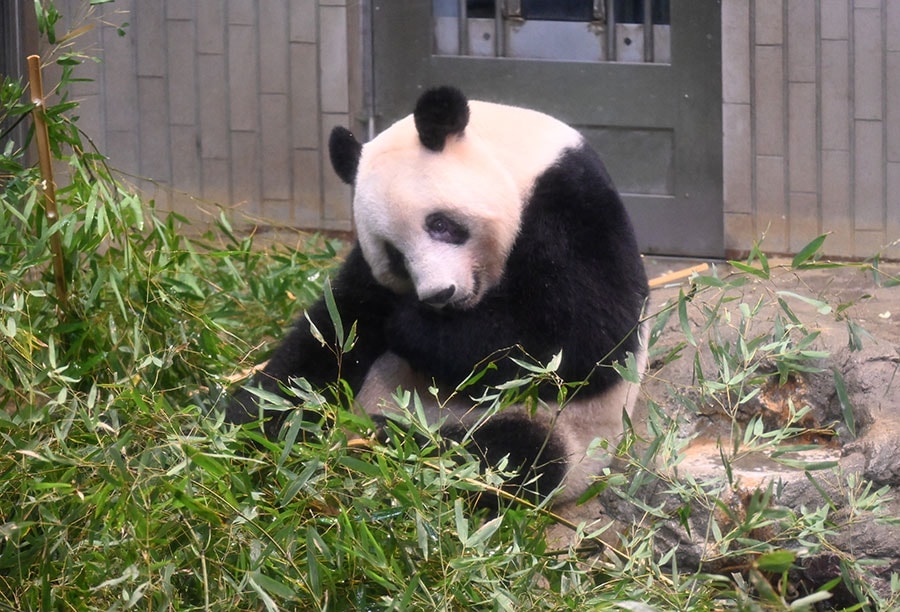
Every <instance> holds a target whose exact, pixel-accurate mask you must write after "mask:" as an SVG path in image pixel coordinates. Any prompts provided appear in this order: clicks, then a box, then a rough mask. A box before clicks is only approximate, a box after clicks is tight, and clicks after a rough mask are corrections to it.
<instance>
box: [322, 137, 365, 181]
mask: <svg viewBox="0 0 900 612" xmlns="http://www.w3.org/2000/svg"><path fill="white" fill-rule="evenodd" d="M328 154H329V156H330V157H331V166H332V167H333V168H334V171H335V172H336V173H337V175H338V176H339V177H340V178H341V180H342V181H344V182H345V183H347V184H348V185H352V184H353V181H355V180H356V170H357V168H358V167H359V156H360V155H361V154H362V145H361V144H360V143H359V141H358V140H357V139H356V137H355V136H354V135H353V132H351V131H350V130H348V129H347V128H345V127H342V126H340V125H339V126H337V127H335V128H334V129H333V130H331V136H330V137H329V138H328Z"/></svg>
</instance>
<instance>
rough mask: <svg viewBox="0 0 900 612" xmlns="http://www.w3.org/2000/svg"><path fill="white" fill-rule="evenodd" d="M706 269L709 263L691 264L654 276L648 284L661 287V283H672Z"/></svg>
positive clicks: (651, 286)
mask: <svg viewBox="0 0 900 612" xmlns="http://www.w3.org/2000/svg"><path fill="white" fill-rule="evenodd" d="M708 269H709V264H705V263H702V264H698V265H696V266H691V267H690V268H684V269H682V270H676V271H675V272H669V273H668V274H663V275H662V276H657V277H656V278H653V279H651V280H650V282H649V283H648V284H649V285H650V288H651V289H656V288H657V287H662V286H663V285H668V284H669V283H674V282H675V281H678V280H681V279H683V278H687V277H689V276H690V275H692V274H695V273H696V274H699V273H700V272H704V271H706V270H708Z"/></svg>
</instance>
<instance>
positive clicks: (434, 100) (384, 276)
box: [226, 87, 648, 503]
mask: <svg viewBox="0 0 900 612" xmlns="http://www.w3.org/2000/svg"><path fill="white" fill-rule="evenodd" d="M329 152H330V157H331V161H332V165H333V166H334V170H335V171H336V173H337V175H338V176H339V177H340V178H341V179H342V180H343V181H345V182H346V183H348V184H350V185H352V186H353V187H354V195H353V218H354V223H355V228H356V234H357V242H356V244H355V245H354V247H353V249H352V251H350V253H349V255H348V256H347V258H346V260H345V262H344V263H343V266H342V267H341V268H340V270H339V272H338V273H337V276H336V278H335V279H334V280H333V283H332V293H333V297H334V303H335V305H336V306H337V310H338V312H339V313H340V317H341V320H342V322H343V325H344V327H345V329H348V328H349V325H350V324H352V323H354V322H355V323H356V325H357V328H356V335H357V340H356V343H355V346H354V347H353V349H352V350H351V351H350V352H349V353H347V354H346V355H344V356H343V359H342V360H341V361H340V363H338V360H337V359H336V358H335V356H334V354H333V352H332V350H331V349H330V348H328V347H325V346H323V345H322V343H321V342H320V340H319V339H317V338H316V336H315V335H314V334H313V332H312V331H311V326H310V322H311V323H313V324H314V325H315V326H316V328H317V329H318V330H319V331H320V333H321V335H323V336H324V337H325V338H326V339H328V340H330V341H332V343H333V340H334V338H335V334H334V328H333V325H332V323H331V319H330V317H329V314H328V309H327V306H326V303H325V300H324V298H323V299H321V300H319V301H318V302H317V303H315V304H313V306H312V307H311V308H310V309H309V310H308V311H307V313H306V317H301V318H300V320H299V321H298V323H297V324H296V326H295V327H294V328H293V330H292V331H291V332H290V333H289V335H288V336H287V337H286V338H285V339H284V341H283V342H282V343H281V344H280V346H279V348H277V349H276V351H275V352H274V354H273V355H272V357H271V359H270V360H269V361H268V364H267V365H266V366H265V368H264V369H263V370H262V371H261V372H260V373H259V374H257V375H256V377H255V378H254V379H253V381H252V382H251V385H250V386H257V387H262V388H263V389H265V390H268V391H270V392H274V393H276V394H280V395H282V396H285V397H287V393H286V392H285V390H284V388H285V385H287V384H288V382H289V381H290V380H291V379H292V378H295V377H303V378H305V379H306V380H307V381H308V382H309V383H310V384H311V385H312V386H313V387H317V388H324V387H327V386H329V385H334V384H335V383H336V382H337V381H338V379H339V378H340V379H342V380H344V381H345V382H346V384H347V385H349V388H350V389H352V390H353V392H354V394H355V402H356V405H357V406H359V407H361V409H363V410H365V411H366V412H367V413H369V414H370V415H373V416H375V417H380V418H383V417H385V416H386V415H387V416H389V415H390V414H391V412H392V411H396V410H399V408H397V407H396V406H395V405H394V404H393V403H392V402H391V400H390V398H391V396H392V394H393V393H395V392H396V390H397V388H398V387H402V388H405V389H409V390H413V391H416V392H417V393H418V394H419V396H420V398H422V400H423V401H425V402H426V414H427V417H428V418H429V419H431V420H433V421H434V422H436V423H442V424H443V425H442V433H443V434H444V436H445V437H446V438H447V439H450V440H453V439H456V440H462V439H463V438H464V437H465V438H466V439H467V440H469V443H470V444H471V447H472V448H473V449H474V451H475V452H477V453H478V454H479V456H480V457H481V458H482V460H483V461H484V462H485V463H489V464H495V463H498V462H500V461H501V460H503V459H505V460H506V462H505V465H506V467H507V469H510V470H513V471H518V477H516V478H514V479H513V480H512V481H511V483H510V484H511V486H513V485H514V486H519V485H522V484H525V483H527V484H528V487H529V491H530V492H531V493H533V494H534V495H536V496H539V497H543V496H546V495H549V494H550V493H554V495H555V496H554V498H553V501H554V503H560V502H563V501H566V500H569V501H571V500H572V499H574V498H576V497H578V496H579V495H580V494H581V493H582V492H583V491H584V490H585V489H586V487H587V486H588V485H589V484H590V482H591V478H592V477H593V476H594V475H595V474H597V473H598V472H599V470H600V469H601V468H602V467H604V466H605V465H608V463H609V457H608V456H607V455H605V454H603V453H598V452H596V451H595V450H594V449H595V448H596V447H597V444H595V441H596V440H597V439H598V438H601V439H608V440H614V439H615V438H616V437H618V436H620V435H621V433H622V416H623V412H624V413H630V411H631V409H632V406H633V404H634V401H635V398H636V395H637V391H638V389H637V384H636V383H633V382H627V381H625V380H624V379H623V378H621V377H620V375H619V374H618V373H617V372H616V371H615V370H614V369H613V368H612V367H611V364H612V363H613V362H620V363H622V362H624V361H625V359H626V357H627V355H628V354H629V353H631V354H633V356H634V362H635V363H636V364H637V367H638V369H639V370H640V371H642V370H643V368H644V367H645V365H646V360H647V348H646V345H645V340H646V333H645V331H646V329H645V323H643V322H642V312H643V311H644V308H645V303H646V301H647V297H648V286H647V278H646V275H645V272H644V268H643V264H642V260H641V256H640V254H639V251H638V247H637V243H636V240H635V235H634V231H633V229H632V226H631V223H630V221H629V218H628V215H627V213H626V211H625V208H624V206H623V205H622V201H621V199H620V197H619V195H618V193H617V192H616V189H615V188H614V186H613V183H612V181H611V179H610V177H609V175H608V174H607V171H606V169H605V168H604V166H603V163H602V162H601V160H600V159H599V157H598V156H597V154H596V153H595V151H594V150H593V149H592V148H591V147H590V146H589V145H588V143H587V142H586V141H585V139H584V138H583V136H581V135H580V134H579V132H577V131H576V130H575V129H573V128H571V127H569V126H568V125H566V124H564V123H562V122H560V121H558V120H556V119H554V118H552V117H550V116H547V115H545V114H542V113H539V112H536V111H533V110H528V109H524V108H517V107H513V106H505V105H500V104H493V103H488V102H478V101H474V100H473V101H469V100H467V99H466V97H465V96H464V95H463V94H462V93H461V92H460V91H459V90H458V89H455V88H453V87H438V88H435V89H430V90H427V91H425V92H424V93H423V94H422V95H421V97H420V98H419V100H418V102H417V103H416V106H415V109H414V112H413V113H412V114H411V115H409V116H407V117H406V118H404V119H401V120H399V121H398V122H396V123H395V124H393V125H392V126H390V127H389V128H388V129H386V130H385V131H384V132H382V133H381V134H379V135H378V136H377V137H375V138H374V139H373V140H371V141H370V142H368V143H366V144H364V145H363V144H360V143H359V142H358V141H357V140H356V138H355V137H354V136H353V135H352V134H351V133H350V132H349V131H348V130H347V129H345V128H342V127H337V128H335V129H334V130H333V132H332V133H331V137H330V140H329ZM307 317H308V319H309V320H307ZM557 354H561V361H560V362H559V366H558V369H557V371H556V373H557V374H558V376H559V377H560V378H561V379H562V380H564V381H567V382H572V383H579V382H584V385H582V386H579V387H577V391H576V392H575V393H573V394H571V395H572V398H571V400H569V401H567V402H565V403H564V405H563V406H560V405H558V404H557V401H558V397H559V395H558V391H559V389H558V387H557V386H555V385H554V384H551V383H545V384H543V385H542V386H540V387H539V388H538V389H537V392H536V393H535V394H533V395H532V399H533V400H534V401H531V402H523V403H522V404H518V405H513V406H510V407H507V408H505V409H504V410H502V411H500V412H497V413H495V414H492V415H491V416H490V418H487V419H484V418H483V417H484V411H485V410H487V408H485V407H484V406H483V405H481V404H479V403H478V402H476V401H475V400H474V399H473V398H477V397H478V396H480V395H482V394H483V393H485V390H490V389H491V388H496V386H497V385H500V384H502V383H504V382H506V381H509V380H512V379H516V378H517V377H520V376H521V375H522V372H521V371H520V370H521V365H520V364H517V363H516V361H514V359H517V360H518V361H519V362H520V363H521V361H522V359H526V360H536V361H537V362H540V363H548V362H550V361H551V360H552V359H553V358H554V356H556V355H557ZM488 363H491V365H490V367H487V368H484V369H482V370H481V373H483V376H481V378H479V379H477V384H474V385H470V386H468V387H465V388H463V389H462V390H461V391H460V392H459V393H455V394H452V397H451V399H450V400H449V401H437V400H434V399H433V398H432V399H431V400H430V401H431V404H430V405H429V404H428V401H429V398H431V394H430V393H429V388H432V387H436V388H437V389H439V390H440V391H441V392H443V393H444V396H445V397H447V396H450V395H451V392H452V391H453V390H454V389H456V388H457V386H458V385H459V384H460V383H461V382H462V381H463V380H465V379H466V378H467V377H469V375H470V374H471V373H472V372H473V371H476V370H478V369H479V368H482V367H483V366H485V365H486V364H488ZM535 398H536V399H535ZM285 414H286V413H285V412H278V411H275V412H272V413H269V414H268V415H267V417H268V421H267V422H266V424H265V430H266V433H267V434H268V435H269V436H270V437H274V436H277V434H278V431H279V429H280V427H281V425H282V422H283V420H284V417H285ZM259 415H260V410H259V408H258V406H257V400H256V395H254V394H253V393H252V392H251V391H249V390H248V389H246V388H244V389H242V390H240V391H238V392H237V393H236V395H235V396H234V397H233V401H232V402H231V404H230V405H229V406H228V408H227V410H226V420H228V421H230V422H232V423H246V422H249V421H254V420H256V419H258V418H259ZM476 423H477V426H476ZM473 427H474V429H472V428H473ZM467 433H468V435H466V434H467ZM560 485H562V486H560Z"/></svg>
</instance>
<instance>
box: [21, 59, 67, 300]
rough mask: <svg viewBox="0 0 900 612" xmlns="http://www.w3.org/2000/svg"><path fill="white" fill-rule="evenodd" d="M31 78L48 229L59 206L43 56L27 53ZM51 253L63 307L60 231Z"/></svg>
mask: <svg viewBox="0 0 900 612" xmlns="http://www.w3.org/2000/svg"><path fill="white" fill-rule="evenodd" d="M28 79H29V82H30V86H31V102H32V103H33V104H34V110H33V111H32V115H33V117H34V138H35V141H36V142H37V148H38V160H39V162H40V169H41V179H42V181H41V187H42V188H43V190H44V214H45V215H46V217H47V226H48V229H49V228H52V227H53V225H54V224H55V223H56V222H57V221H58V220H59V211H58V210H57V208H56V183H55V182H54V181H53V165H52V163H51V157H50V136H49V134H48V133H47V122H46V121H45V120H44V84H43V80H42V78H41V58H40V56H38V55H29V56H28ZM50 252H51V254H52V255H53V276H54V278H55V281H56V297H57V299H58V300H59V304H60V307H61V308H62V309H63V310H66V309H67V306H68V289H67V287H66V274H65V266H64V260H63V251H62V242H60V239H59V232H58V231H54V232H53V233H51V234H50Z"/></svg>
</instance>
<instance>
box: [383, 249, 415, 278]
mask: <svg viewBox="0 0 900 612" xmlns="http://www.w3.org/2000/svg"><path fill="white" fill-rule="evenodd" d="M384 252H385V254H386V255H387V258H388V268H389V269H390V271H391V274H393V275H394V276H396V277H397V278H402V279H404V280H409V270H407V269H406V258H405V257H403V253H401V252H400V249H398V248H397V247H395V246H394V245H393V244H391V243H390V242H385V243H384Z"/></svg>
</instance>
